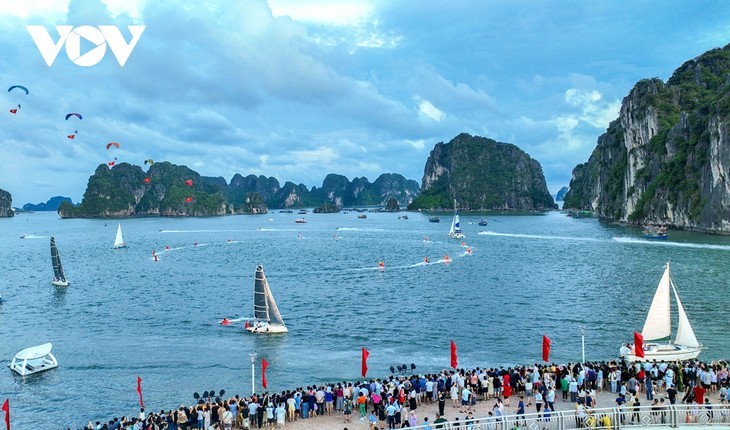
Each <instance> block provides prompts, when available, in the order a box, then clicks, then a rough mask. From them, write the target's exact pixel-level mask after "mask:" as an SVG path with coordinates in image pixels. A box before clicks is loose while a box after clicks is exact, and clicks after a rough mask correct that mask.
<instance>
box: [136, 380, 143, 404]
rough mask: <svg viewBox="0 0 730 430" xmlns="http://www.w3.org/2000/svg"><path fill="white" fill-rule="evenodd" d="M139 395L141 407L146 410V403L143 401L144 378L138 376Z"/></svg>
mask: <svg viewBox="0 0 730 430" xmlns="http://www.w3.org/2000/svg"><path fill="white" fill-rule="evenodd" d="M137 394H139V407H140V408H144V402H143V401H142V378H140V377H139V376H137Z"/></svg>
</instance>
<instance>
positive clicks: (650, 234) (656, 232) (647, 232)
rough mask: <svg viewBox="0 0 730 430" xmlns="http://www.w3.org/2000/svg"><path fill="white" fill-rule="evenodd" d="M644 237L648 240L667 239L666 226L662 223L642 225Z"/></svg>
mask: <svg viewBox="0 0 730 430" xmlns="http://www.w3.org/2000/svg"><path fill="white" fill-rule="evenodd" d="M644 237H645V238H646V239H649V240H667V228H666V227H665V226H663V225H662V226H658V227H657V226H653V225H648V226H646V227H644Z"/></svg>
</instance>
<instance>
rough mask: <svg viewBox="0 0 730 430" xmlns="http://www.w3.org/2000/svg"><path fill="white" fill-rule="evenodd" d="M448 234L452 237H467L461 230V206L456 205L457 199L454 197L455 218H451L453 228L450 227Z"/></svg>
mask: <svg viewBox="0 0 730 430" xmlns="http://www.w3.org/2000/svg"><path fill="white" fill-rule="evenodd" d="M448 236H449V237H450V238H452V239H465V238H466V236H465V235H464V233H462V232H461V226H460V225H459V208H458V207H457V206H456V199H454V218H453V219H452V220H451V228H450V229H449V234H448Z"/></svg>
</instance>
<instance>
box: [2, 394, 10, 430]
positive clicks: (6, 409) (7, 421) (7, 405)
mask: <svg viewBox="0 0 730 430" xmlns="http://www.w3.org/2000/svg"><path fill="white" fill-rule="evenodd" d="M2 410H3V411H4V412H5V429H6V430H10V399H5V403H3V408H2Z"/></svg>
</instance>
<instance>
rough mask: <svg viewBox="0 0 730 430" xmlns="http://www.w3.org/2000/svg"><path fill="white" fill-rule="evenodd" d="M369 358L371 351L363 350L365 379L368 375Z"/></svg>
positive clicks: (363, 374) (363, 373)
mask: <svg viewBox="0 0 730 430" xmlns="http://www.w3.org/2000/svg"><path fill="white" fill-rule="evenodd" d="M368 357H370V351H368V350H367V349H365V348H363V349H362V366H361V367H362V377H363V378H365V375H367V374H368Z"/></svg>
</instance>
